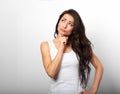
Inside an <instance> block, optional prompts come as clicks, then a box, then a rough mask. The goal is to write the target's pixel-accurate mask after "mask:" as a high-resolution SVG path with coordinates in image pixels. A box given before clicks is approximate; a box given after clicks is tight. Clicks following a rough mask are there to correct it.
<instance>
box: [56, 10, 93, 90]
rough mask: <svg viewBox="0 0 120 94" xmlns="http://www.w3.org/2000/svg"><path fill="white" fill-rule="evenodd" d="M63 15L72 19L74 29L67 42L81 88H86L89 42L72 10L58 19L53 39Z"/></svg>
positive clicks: (78, 17) (90, 51) (80, 22)
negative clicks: (76, 68) (76, 64)
mask: <svg viewBox="0 0 120 94" xmlns="http://www.w3.org/2000/svg"><path fill="white" fill-rule="evenodd" d="M64 14H69V15H71V16H72V17H73V18H74V28H73V31H72V33H71V35H70V36H69V39H68V42H69V43H70V44H71V47H72V49H73V51H74V52H75V53H76V55H77V59H78V61H79V77H80V81H81V86H82V87H83V88H86V86H87V83H88V79H89V75H90V70H91V68H90V62H91V58H92V47H91V42H90V41H89V39H88V38H87V37H86V34H85V26H84V24H83V22H82V19H81V17H80V15H79V14H78V13H77V11H75V10H74V9H69V10H65V11H64V12H63V13H62V14H61V15H60V16H59V19H58V22H57V24H56V28H55V33H54V37H55V38H56V34H58V29H57V28H58V23H59V21H60V19H61V18H62V16H63V15H64Z"/></svg>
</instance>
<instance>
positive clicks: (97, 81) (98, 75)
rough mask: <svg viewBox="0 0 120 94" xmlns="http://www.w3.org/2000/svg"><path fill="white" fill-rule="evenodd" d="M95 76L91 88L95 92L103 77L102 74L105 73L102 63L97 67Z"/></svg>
mask: <svg viewBox="0 0 120 94" xmlns="http://www.w3.org/2000/svg"><path fill="white" fill-rule="evenodd" d="M95 70H96V71H95V76H94V80H93V84H92V86H91V90H92V91H93V92H94V94H95V93H97V91H98V88H99V85H100V82H101V79H102V75H103V66H102V64H100V65H99V67H97V68H96V69H95Z"/></svg>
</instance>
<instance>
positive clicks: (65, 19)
mask: <svg viewBox="0 0 120 94" xmlns="http://www.w3.org/2000/svg"><path fill="white" fill-rule="evenodd" d="M62 19H65V20H67V19H66V18H65V17H62ZM69 22H71V23H72V24H73V23H74V22H72V21H69Z"/></svg>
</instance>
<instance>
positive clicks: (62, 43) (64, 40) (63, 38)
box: [60, 35, 68, 49]
mask: <svg viewBox="0 0 120 94" xmlns="http://www.w3.org/2000/svg"><path fill="white" fill-rule="evenodd" d="M67 40H68V36H64V35H60V48H62V49H65V47H66V44H67Z"/></svg>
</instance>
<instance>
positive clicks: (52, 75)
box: [47, 71, 56, 79]
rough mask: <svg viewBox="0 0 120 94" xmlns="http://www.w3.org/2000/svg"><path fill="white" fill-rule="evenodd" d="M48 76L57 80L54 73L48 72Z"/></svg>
mask: <svg viewBox="0 0 120 94" xmlns="http://www.w3.org/2000/svg"><path fill="white" fill-rule="evenodd" d="M47 74H48V76H49V77H50V78H52V79H55V78H56V75H55V73H53V72H51V71H49V72H47Z"/></svg>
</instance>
